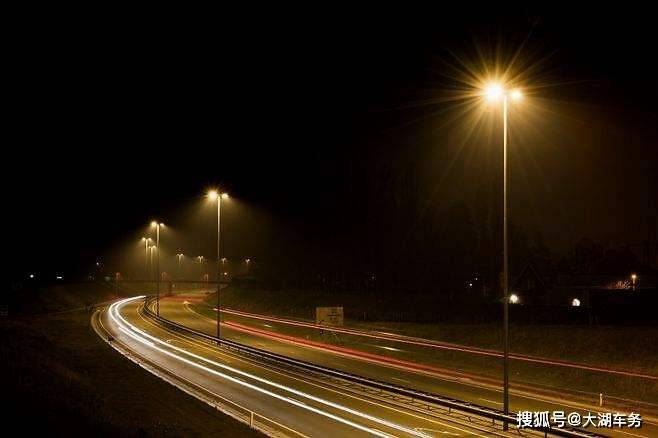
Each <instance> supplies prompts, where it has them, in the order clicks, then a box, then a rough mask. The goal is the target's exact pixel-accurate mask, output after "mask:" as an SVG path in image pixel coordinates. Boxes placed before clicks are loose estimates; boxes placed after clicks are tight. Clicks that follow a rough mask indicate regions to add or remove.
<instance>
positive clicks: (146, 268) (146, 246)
mask: <svg viewBox="0 0 658 438" xmlns="http://www.w3.org/2000/svg"><path fill="white" fill-rule="evenodd" d="M142 242H144V275H146V279H147V280H148V278H149V243H151V238H150V237H142Z"/></svg>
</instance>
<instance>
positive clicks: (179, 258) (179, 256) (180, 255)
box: [176, 252, 183, 280]
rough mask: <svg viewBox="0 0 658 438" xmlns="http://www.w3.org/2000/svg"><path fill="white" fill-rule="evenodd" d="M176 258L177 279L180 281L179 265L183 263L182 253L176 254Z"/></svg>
mask: <svg viewBox="0 0 658 438" xmlns="http://www.w3.org/2000/svg"><path fill="white" fill-rule="evenodd" d="M176 258H177V259H178V279H179V280H180V277H181V263H182V261H183V253H182V252H179V253H178V254H176Z"/></svg>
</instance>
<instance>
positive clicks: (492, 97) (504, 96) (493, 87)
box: [484, 84, 523, 430]
mask: <svg viewBox="0 0 658 438" xmlns="http://www.w3.org/2000/svg"><path fill="white" fill-rule="evenodd" d="M484 94H485V96H486V97H487V99H488V100H489V101H492V102H499V101H501V100H502V102H503V278H502V287H503V412H504V413H505V415H509V350H510V343H509V304H510V296H509V262H508V250H507V249H508V248H507V243H508V233H507V215H508V210H509V205H508V200H507V137H508V135H507V133H508V112H509V100H510V98H511V99H512V100H519V99H521V98H522V97H523V94H522V93H521V91H520V90H518V89H513V90H506V89H505V88H503V86H501V85H499V84H490V85H489V86H487V88H486V89H485V90H484ZM508 427H509V425H508V424H507V422H504V423H503V430H508Z"/></svg>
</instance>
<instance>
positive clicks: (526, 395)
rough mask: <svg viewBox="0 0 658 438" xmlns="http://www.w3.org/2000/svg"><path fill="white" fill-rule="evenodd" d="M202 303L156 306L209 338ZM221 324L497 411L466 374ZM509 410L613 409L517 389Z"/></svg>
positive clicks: (227, 332)
mask: <svg viewBox="0 0 658 438" xmlns="http://www.w3.org/2000/svg"><path fill="white" fill-rule="evenodd" d="M203 297H204V295H203V294H198V293H197V294H188V295H183V296H175V297H168V298H164V299H162V300H161V304H160V306H161V307H160V310H161V315H162V316H163V317H166V318H168V319H171V320H173V321H175V322H178V323H181V324H183V325H186V326H188V327H190V328H193V329H195V330H199V331H203V332H206V333H208V334H211V335H214V334H215V331H216V321H215V320H214V319H212V318H208V317H207V316H204V315H201V314H199V313H197V312H196V311H195V310H194V309H193V308H192V307H191V306H190V303H192V302H194V301H197V302H198V301H201V300H202V299H203ZM223 321H224V322H223V324H222V336H223V337H225V338H226V339H229V340H233V341H236V342H239V343H242V344H245V345H249V346H253V347H257V348H261V349H264V350H268V351H271V352H274V353H277V354H281V355H284V356H287V357H292V358H296V359H301V360H304V361H307V362H311V363H315V364H318V365H323V366H326V367H329V368H334V369H338V370H341V371H346V372H351V373H356V374H359V375H362V376H365V377H370V378H373V379H377V380H382V381H387V382H391V383H394V384H397V385H401V386H404V387H409V388H416V389H421V390H424V391H428V392H432V393H435V394H440V395H442V396H446V397H451V398H455V399H459V400H467V401H471V402H472V403H477V404H479V405H483V406H487V407H491V408H496V409H501V407H502V403H501V401H502V394H501V389H500V383H499V382H497V381H487V380H486V379H484V380H481V379H478V380H475V379H472V378H471V376H469V375H468V374H466V373H459V372H455V371H454V370H448V369H441V368H436V367H422V366H421V367H417V366H414V364H413V363H409V362H407V361H390V360H389V361H383V360H381V358H382V357H385V356H380V355H376V356H371V355H363V354H360V353H361V352H359V351H355V350H353V349H347V348H338V349H336V348H331V349H328V348H327V347H326V344H318V343H314V342H311V341H308V340H305V339H303V338H299V337H290V336H286V335H283V334H282V330H280V329H281V327H277V325H276V324H275V323H272V322H271V321H270V322H264V321H260V327H255V324H254V321H251V324H247V323H246V321H245V319H244V317H241V316H239V315H225V316H224V319H223ZM389 348H390V347H389ZM510 404H511V409H512V410H513V411H519V410H530V411H549V412H553V411H564V412H565V413H567V414H568V413H570V412H579V413H580V414H581V415H585V414H587V413H588V412H592V413H594V414H598V413H599V412H610V411H612V412H617V411H616V410H615V409H612V408H606V407H605V406H604V407H603V408H599V407H597V406H593V405H591V404H590V403H585V402H583V401H582V400H577V399H575V400H574V399H570V398H568V397H566V394H565V396H563V397H555V396H554V395H552V394H544V393H541V394H540V393H536V392H533V391H531V390H530V389H529V388H525V387H522V386H520V387H517V388H514V389H513V390H512V392H511V399H510ZM621 412H624V411H621ZM626 413H628V412H626ZM640 413H641V412H640ZM651 420H653V419H651ZM591 430H592V431H593V432H597V433H602V434H606V435H611V436H620V437H626V438H629V437H637V438H648V437H652V436H658V427H657V425H656V424H655V423H654V422H653V421H647V419H646V418H645V419H644V424H643V426H642V428H640V429H635V428H624V429H607V428H605V429H591Z"/></svg>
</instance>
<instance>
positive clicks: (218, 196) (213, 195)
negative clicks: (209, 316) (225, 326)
mask: <svg viewBox="0 0 658 438" xmlns="http://www.w3.org/2000/svg"><path fill="white" fill-rule="evenodd" d="M208 199H210V200H211V201H215V200H216V201H217V342H219V338H220V336H219V335H220V329H219V326H220V312H219V290H220V282H221V268H220V260H221V261H222V263H223V262H224V260H225V259H224V260H223V259H222V257H221V247H220V244H221V240H220V237H221V230H222V227H221V224H222V222H221V219H222V199H228V193H220V192H219V191H218V190H210V191H209V192H208Z"/></svg>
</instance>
